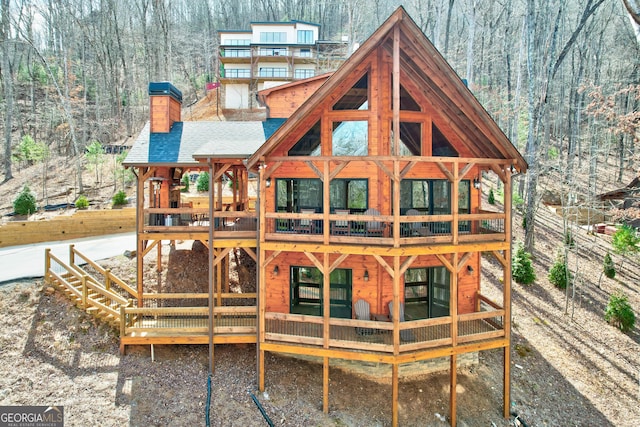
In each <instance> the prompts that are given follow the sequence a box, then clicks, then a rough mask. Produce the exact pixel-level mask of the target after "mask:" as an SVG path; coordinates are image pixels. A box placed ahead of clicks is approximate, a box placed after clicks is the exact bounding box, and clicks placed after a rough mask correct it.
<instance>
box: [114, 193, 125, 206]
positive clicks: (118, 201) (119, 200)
mask: <svg viewBox="0 0 640 427" xmlns="http://www.w3.org/2000/svg"><path fill="white" fill-rule="evenodd" d="M111 202H112V203H113V206H123V205H126V204H127V193H125V192H124V191H122V190H120V191H118V192H117V193H116V194H114V195H113V198H112V199H111Z"/></svg>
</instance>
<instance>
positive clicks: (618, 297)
mask: <svg viewBox="0 0 640 427" xmlns="http://www.w3.org/2000/svg"><path fill="white" fill-rule="evenodd" d="M604 320H606V321H607V322H608V323H609V324H611V325H613V326H615V327H616V328H619V329H620V330H621V331H622V332H628V331H630V330H631V329H633V327H634V325H635V323H636V315H635V314H634V313H633V309H632V308H631V304H629V301H628V300H627V296H626V295H625V294H624V293H622V292H621V291H618V292H616V293H614V294H612V295H611V296H610V297H609V304H607V308H606V309H605V311H604Z"/></svg>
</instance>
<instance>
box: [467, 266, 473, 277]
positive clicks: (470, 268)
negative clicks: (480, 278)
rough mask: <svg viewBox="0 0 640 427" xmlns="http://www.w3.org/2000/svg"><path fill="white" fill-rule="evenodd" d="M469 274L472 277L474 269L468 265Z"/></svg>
mask: <svg viewBox="0 0 640 427" xmlns="http://www.w3.org/2000/svg"><path fill="white" fill-rule="evenodd" d="M467 273H469V274H470V275H471V274H473V267H471V266H470V265H467Z"/></svg>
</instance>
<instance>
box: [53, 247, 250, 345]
mask: <svg viewBox="0 0 640 427" xmlns="http://www.w3.org/2000/svg"><path fill="white" fill-rule="evenodd" d="M69 259H70V260H69V262H68V263H66V262H64V261H62V260H61V259H60V258H58V257H57V256H55V255H54V254H53V253H51V251H50V250H49V249H47V250H46V251H45V281H46V283H48V284H50V285H51V286H53V287H55V288H56V289H58V290H59V291H60V292H62V293H63V294H64V295H66V296H67V298H69V300H71V301H72V302H73V303H74V304H75V305H76V306H77V307H79V308H80V309H82V310H84V311H86V312H87V313H89V314H91V315H92V316H94V317H95V318H97V319H100V320H101V321H102V322H105V323H107V324H109V325H111V326H112V327H114V328H115V329H116V330H117V331H119V335H120V351H121V352H123V353H124V350H125V346H126V345H140V344H142V345H144V344H147V345H148V344H207V343H209V339H210V338H209V320H208V319H209V310H208V308H207V306H206V304H205V305H204V306H202V305H200V306H197V307H173V306H171V304H168V306H167V305H164V304H163V306H160V305H158V301H160V299H162V298H165V299H176V298H182V299H186V300H190V299H194V298H195V299H197V298H200V299H207V298H208V294H143V295H142V300H143V301H145V304H144V305H147V302H150V303H152V304H151V305H155V306H154V307H138V306H137V305H136V304H135V302H136V301H138V299H139V298H138V293H137V290H136V289H135V288H133V287H131V286H130V285H129V284H127V283H126V282H124V281H123V280H121V279H120V278H118V277H117V276H115V275H113V274H112V273H111V272H110V271H109V270H107V269H104V268H103V267H102V266H100V265H98V264H97V263H96V262H94V261H93V260H91V259H89V258H87V257H86V256H85V255H84V254H82V253H80V252H79V251H77V250H76V249H75V248H74V247H73V245H71V246H70V249H69ZM76 259H81V260H82V261H83V262H84V265H85V266H86V265H88V266H89V268H85V267H83V266H81V265H79V264H78V263H76V261H75V260H76ZM89 270H92V271H94V272H97V273H93V274H92V273H90V272H89ZM96 276H97V277H96ZM223 296H225V297H228V298H238V297H239V295H237V294H231V295H223ZM245 297H250V295H249V294H245ZM147 298H149V300H147ZM252 298H253V299H255V294H253V296H252ZM154 301H155V303H154ZM256 314H257V311H256V307H255V305H249V306H239V307H236V306H219V307H218V306H216V307H214V324H215V326H214V329H213V340H214V343H215V344H240V343H242V344H246V343H255V342H256Z"/></svg>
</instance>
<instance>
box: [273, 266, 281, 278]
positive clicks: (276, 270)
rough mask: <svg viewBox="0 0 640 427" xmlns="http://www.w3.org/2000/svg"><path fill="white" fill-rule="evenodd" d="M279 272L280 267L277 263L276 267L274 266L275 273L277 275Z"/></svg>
mask: <svg viewBox="0 0 640 427" xmlns="http://www.w3.org/2000/svg"><path fill="white" fill-rule="evenodd" d="M278 273H280V268H278V266H277V265H276V266H275V267H273V275H274V276H277V275H278Z"/></svg>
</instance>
